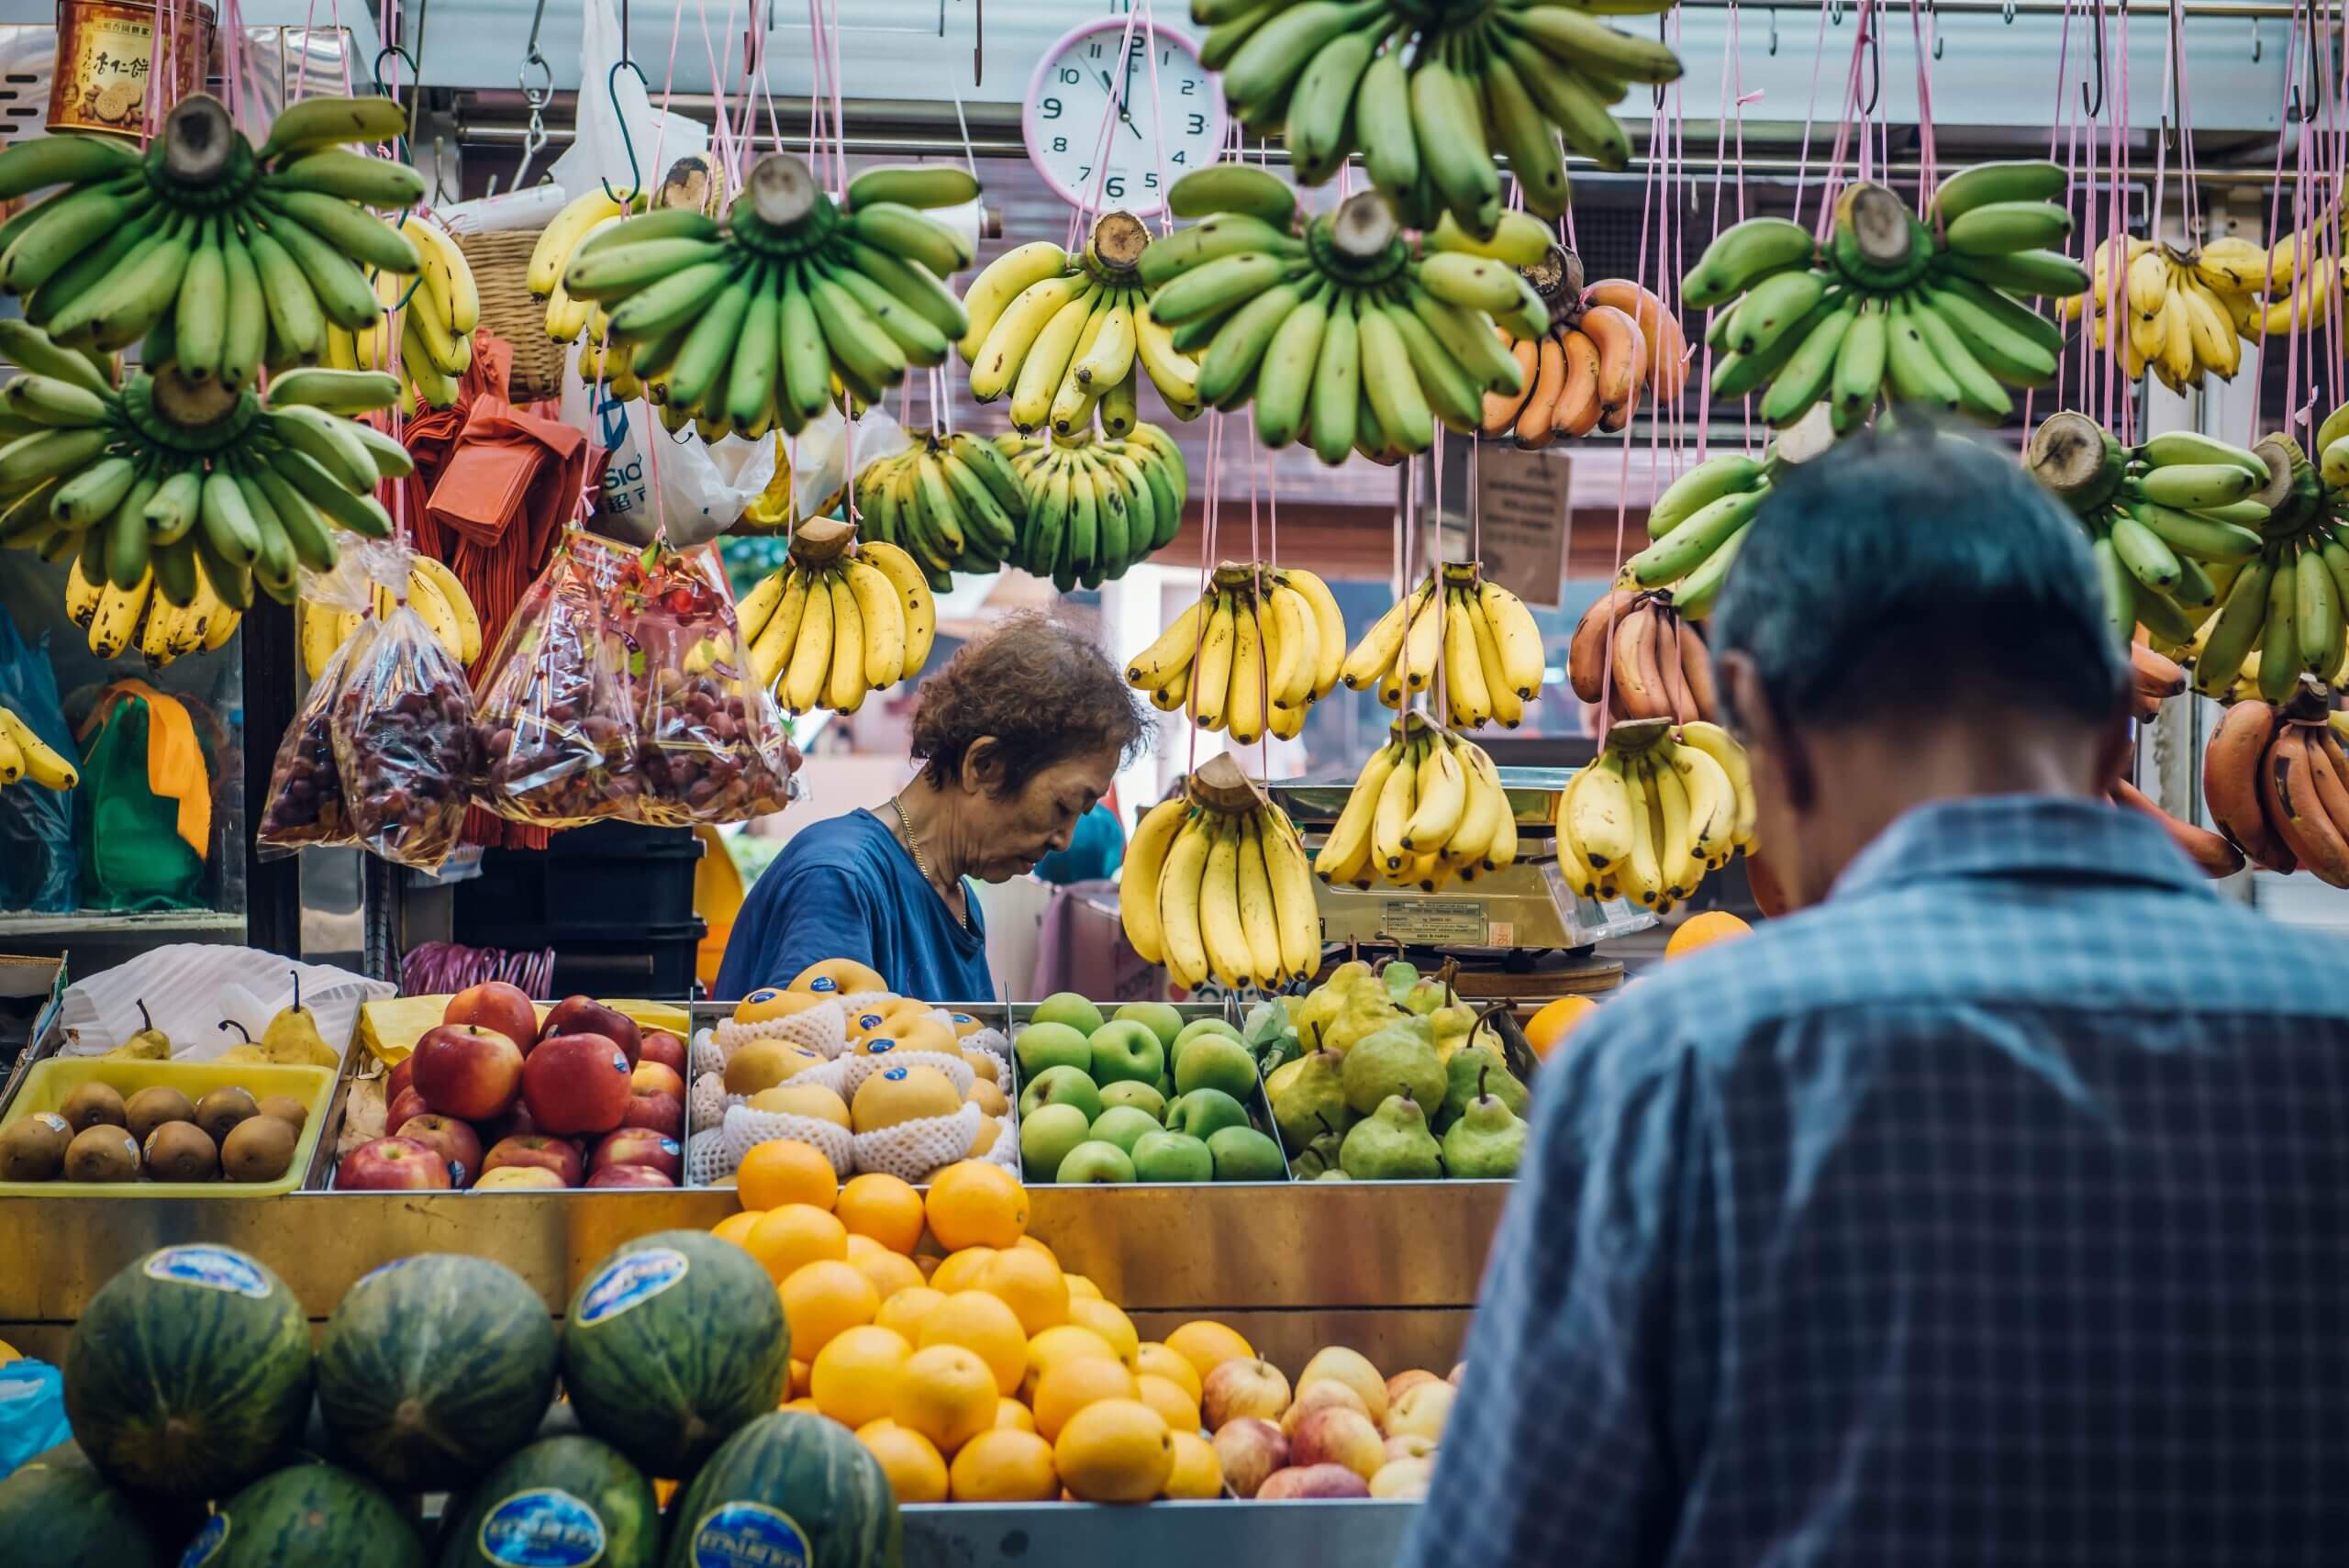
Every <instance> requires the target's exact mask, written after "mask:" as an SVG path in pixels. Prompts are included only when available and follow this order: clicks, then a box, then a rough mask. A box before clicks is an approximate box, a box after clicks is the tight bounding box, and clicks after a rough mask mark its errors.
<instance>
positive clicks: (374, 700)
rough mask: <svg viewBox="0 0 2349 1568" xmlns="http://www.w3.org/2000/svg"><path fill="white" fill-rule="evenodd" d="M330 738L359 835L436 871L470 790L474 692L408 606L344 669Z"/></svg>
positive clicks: (393, 856)
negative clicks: (332, 738)
mask: <svg viewBox="0 0 2349 1568" xmlns="http://www.w3.org/2000/svg"><path fill="white" fill-rule="evenodd" d="M357 640H358V639H353V641H354V642H356V641H357ZM333 737H334V754H335V763H336V767H337V770H338V772H339V773H340V776H341V783H342V790H343V803H344V807H345V811H346V814H347V816H348V817H349V821H350V825H351V833H352V835H353V837H355V838H356V839H357V840H358V841H359V843H360V844H361V846H362V847H363V848H365V849H367V850H369V851H372V852H373V853H375V854H378V855H381V856H382V857H383V858H384V859H385V860H387V861H391V862H395V863H397V864H399V865H405V866H414V867H417V869H419V870H423V871H437V870H439V869H440V864H441V862H444V861H446V860H447V859H448V858H449V851H451V850H452V849H454V848H456V845H457V837H458V834H459V832H460V831H461V830H462V828H463V827H464V822H465V804H466V801H467V799H468V798H469V796H470V795H471V792H472V787H473V774H474V771H475V751H474V745H475V736H474V732H473V690H472V688H471V687H470V686H468V685H467V684H465V673H464V671H463V670H462V668H460V667H459V666H458V664H457V662H456V661H455V660H454V659H452V658H451V657H450V655H449V651H448V650H447V649H445V648H443V647H442V646H441V645H440V639H438V638H436V637H434V636H433V635H432V628H430V627H429V626H427V625H426V624H425V621H424V617H422V616H420V615H418V614H417V612H416V611H415V610H414V609H412V608H410V607H409V606H407V605H406V604H405V603H403V604H401V605H400V606H397V607H396V608H395V609H394V610H393V611H392V613H391V615H390V616H389V617H386V618H385V619H384V622H383V623H382V626H381V628H380V629H379V630H378V631H377V632H376V633H375V635H374V636H373V638H372V639H368V640H367V642H366V644H365V646H364V648H363V649H362V650H361V651H359V652H358V654H357V655H356V656H355V657H353V658H352V659H351V662H350V663H349V664H348V666H347V667H346V670H345V673H344V679H343V683H342V689H341V691H340V694H339V695H337V696H336V698H335V704H334V724H333Z"/></svg>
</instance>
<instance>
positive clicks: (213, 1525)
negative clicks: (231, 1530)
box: [180, 1514, 228, 1568]
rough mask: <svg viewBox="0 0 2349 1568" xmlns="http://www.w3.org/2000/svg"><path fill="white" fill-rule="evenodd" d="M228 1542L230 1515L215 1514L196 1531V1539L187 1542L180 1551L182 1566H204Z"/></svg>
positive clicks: (189, 1567) (198, 1567)
mask: <svg viewBox="0 0 2349 1568" xmlns="http://www.w3.org/2000/svg"><path fill="white" fill-rule="evenodd" d="M226 1545H228V1515H226V1514H215V1515H213V1516H212V1517H211V1518H208V1519H206V1520H205V1521H204V1528H203V1529H200V1530H197V1531H196V1532H195V1540H191V1541H189V1542H188V1543H187V1550H186V1551H183V1552H181V1553H180V1568H204V1564H205V1563H206V1562H211V1561H212V1560H213V1559H214V1558H216V1557H217V1556H219V1555H220V1549H221V1548H222V1547H224V1546H226Z"/></svg>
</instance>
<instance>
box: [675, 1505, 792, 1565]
mask: <svg viewBox="0 0 2349 1568" xmlns="http://www.w3.org/2000/svg"><path fill="white" fill-rule="evenodd" d="M691 1551H692V1555H691V1557H690V1558H689V1559H688V1560H687V1561H688V1562H690V1563H691V1564H692V1568H805V1564H806V1563H807V1559H808V1558H809V1557H810V1556H811V1555H812V1551H811V1549H810V1548H809V1546H808V1544H807V1532H806V1531H805V1530H803V1529H800V1528H799V1524H798V1521H796V1519H794V1518H792V1517H791V1516H790V1515H789V1514H786V1513H785V1512H784V1511H783V1510H782V1509H780V1508H770V1507H767V1506H766V1505H765V1504H764V1503H727V1504H723V1505H721V1506H720V1507H715V1508H712V1509H711V1510H710V1511H709V1512H707V1513H706V1514H704V1515H703V1516H702V1517H701V1523H700V1524H698V1525H696V1527H694V1539H693V1546H692V1548H691Z"/></svg>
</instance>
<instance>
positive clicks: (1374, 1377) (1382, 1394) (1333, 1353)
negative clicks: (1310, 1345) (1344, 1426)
mask: <svg viewBox="0 0 2349 1568" xmlns="http://www.w3.org/2000/svg"><path fill="white" fill-rule="evenodd" d="M1325 1380H1334V1381H1336V1382H1339V1383H1342V1384H1344V1385H1346V1386H1347V1387H1349V1388H1351V1389H1353V1391H1354V1392H1355V1393H1356V1394H1359V1395H1361V1396H1362V1405H1363V1410H1364V1413H1365V1414H1367V1415H1368V1416H1369V1417H1370V1418H1371V1419H1372V1420H1374V1421H1376V1422H1378V1423H1380V1424H1381V1425H1384V1424H1385V1423H1386V1374H1385V1373H1381V1372H1380V1371H1379V1370H1378V1369H1377V1368H1376V1367H1375V1366H1373V1365H1371V1364H1370V1358H1369V1357H1368V1356H1365V1355H1364V1354H1363V1353H1362V1352H1361V1351H1356V1350H1350V1349H1348V1348H1347V1347H1346V1346H1344V1345H1324V1346H1323V1347H1321V1349H1319V1350H1318V1351H1314V1352H1313V1359H1312V1360H1311V1361H1309V1362H1306V1363H1305V1370H1304V1371H1303V1372H1300V1373H1297V1392H1298V1393H1300V1394H1302V1393H1303V1392H1304V1391H1305V1390H1306V1389H1308V1388H1309V1387H1311V1386H1312V1385H1315V1384H1317V1383H1320V1382H1323V1381H1325Z"/></svg>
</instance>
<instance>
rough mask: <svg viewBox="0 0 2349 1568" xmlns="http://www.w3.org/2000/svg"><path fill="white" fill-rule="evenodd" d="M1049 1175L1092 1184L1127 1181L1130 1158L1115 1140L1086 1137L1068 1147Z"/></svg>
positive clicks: (1131, 1169)
mask: <svg viewBox="0 0 2349 1568" xmlns="http://www.w3.org/2000/svg"><path fill="white" fill-rule="evenodd" d="M1052 1179H1053V1180H1054V1181H1056V1182H1067V1183H1070V1184H1086V1185H1093V1186H1098V1185H1101V1184H1104V1183H1108V1182H1130V1181H1132V1180H1133V1179H1134V1162H1133V1161H1132V1159H1131V1158H1130V1157H1129V1156H1128V1155H1127V1153H1126V1151H1124V1150H1122V1149H1120V1148H1119V1147H1118V1146H1117V1145H1116V1144H1114V1143H1104V1142H1101V1141H1100V1140H1097V1139H1094V1140H1087V1141H1085V1142H1083V1143H1080V1144H1078V1145H1077V1146H1076V1147H1075V1148H1074V1149H1072V1150H1070V1151H1068V1154H1067V1157H1066V1158H1064V1159H1063V1160H1062V1161H1061V1168H1060V1170H1059V1171H1057V1172H1056V1173H1054V1174H1053V1176H1052Z"/></svg>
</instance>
